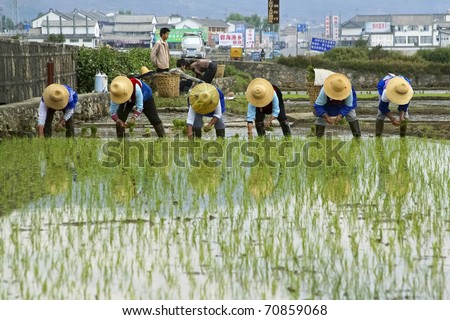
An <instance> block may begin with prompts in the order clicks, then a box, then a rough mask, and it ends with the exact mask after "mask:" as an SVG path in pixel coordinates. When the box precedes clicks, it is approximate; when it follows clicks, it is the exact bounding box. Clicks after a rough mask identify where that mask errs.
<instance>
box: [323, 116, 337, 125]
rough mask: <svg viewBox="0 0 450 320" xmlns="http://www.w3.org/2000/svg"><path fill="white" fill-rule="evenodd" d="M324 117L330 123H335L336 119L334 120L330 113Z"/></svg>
mask: <svg viewBox="0 0 450 320" xmlns="http://www.w3.org/2000/svg"><path fill="white" fill-rule="evenodd" d="M323 118H324V119H325V121H326V122H327V123H328V124H334V121H333V119H331V117H330V116H329V115H327V114H326V115H324V116H323Z"/></svg>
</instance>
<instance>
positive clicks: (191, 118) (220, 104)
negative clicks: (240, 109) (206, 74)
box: [186, 83, 225, 138]
mask: <svg viewBox="0 0 450 320" xmlns="http://www.w3.org/2000/svg"><path fill="white" fill-rule="evenodd" d="M188 105H189V111H188V117H187V120H186V125H187V133H188V137H189V138H192V137H199V138H200V137H201V136H202V127H203V117H204V116H206V117H211V120H210V121H209V123H208V124H206V125H205V126H204V127H203V131H205V132H209V131H211V129H212V127H213V126H214V128H215V129H216V136H217V137H221V138H225V123H224V122H223V113H224V112H225V97H224V95H223V93H222V92H221V91H220V90H219V89H217V88H216V87H214V86H213V85H211V84H209V83H200V84H198V85H196V86H195V87H194V88H192V89H191V90H190V91H189V98H188Z"/></svg>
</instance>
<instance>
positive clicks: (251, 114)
mask: <svg viewBox="0 0 450 320" xmlns="http://www.w3.org/2000/svg"><path fill="white" fill-rule="evenodd" d="M256 108H257V107H255V106H254V105H252V104H251V103H249V104H248V107H247V122H253V121H254V120H255V118H256ZM279 114H280V101H279V100H278V96H277V93H276V92H274V93H273V99H272V116H273V117H274V118H277V117H278V115H279Z"/></svg>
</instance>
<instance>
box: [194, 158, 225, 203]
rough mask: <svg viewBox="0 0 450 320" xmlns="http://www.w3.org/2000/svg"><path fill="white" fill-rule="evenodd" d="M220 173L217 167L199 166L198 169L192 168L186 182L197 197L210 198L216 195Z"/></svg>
mask: <svg viewBox="0 0 450 320" xmlns="http://www.w3.org/2000/svg"><path fill="white" fill-rule="evenodd" d="M220 173H221V171H220V168H218V167H208V166H206V165H204V164H201V165H200V166H199V167H198V168H196V167H193V168H192V169H191V170H189V172H188V181H189V183H190V184H191V187H192V190H193V191H194V192H195V193H196V194H197V195H207V194H209V195H210V196H213V195H217V189H218V187H219V186H220V181H221V175H220Z"/></svg>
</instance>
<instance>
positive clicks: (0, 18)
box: [0, 8, 3, 33]
mask: <svg viewBox="0 0 450 320" xmlns="http://www.w3.org/2000/svg"><path fill="white" fill-rule="evenodd" d="M0 33H3V8H0Z"/></svg>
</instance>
